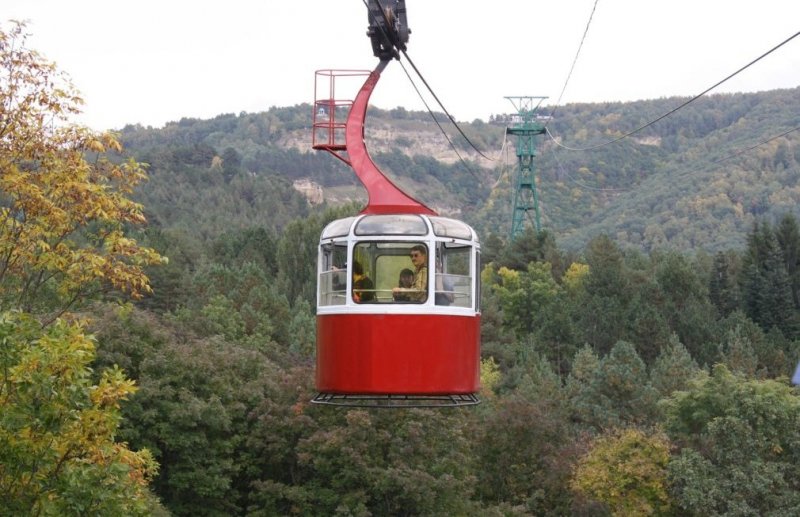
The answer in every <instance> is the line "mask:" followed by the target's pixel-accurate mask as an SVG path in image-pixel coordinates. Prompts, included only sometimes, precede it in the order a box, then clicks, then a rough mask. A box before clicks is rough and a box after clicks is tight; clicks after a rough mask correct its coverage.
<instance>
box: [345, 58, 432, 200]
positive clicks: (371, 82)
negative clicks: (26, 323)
mask: <svg viewBox="0 0 800 517" xmlns="http://www.w3.org/2000/svg"><path fill="white" fill-rule="evenodd" d="M387 63H388V61H382V62H381V63H380V64H379V65H378V67H377V68H375V70H374V71H373V72H372V73H370V74H369V76H368V77H367V80H366V81H365V82H364V85H363V86H362V87H361V90H360V91H359V92H358V95H357V96H356V98H355V100H354V101H353V106H352V107H351V108H350V114H349V115H348V116H347V128H346V130H345V142H346V144H347V155H348V156H349V158H350V165H351V166H352V167H353V171H355V173H356V176H358V179H359V180H361V183H363V184H364V188H366V189H367V195H368V196H369V201H368V203H367V206H366V207H365V208H364V210H362V211H361V213H364V214H394V213H405V214H409V213H411V214H429V215H436V212H434V211H433V210H431V209H430V208H428V207H427V206H425V205H424V204H422V203H420V202H419V201H417V200H416V199H414V198H412V197H411V196H408V195H407V194H406V193H404V192H403V191H402V190H400V189H399V188H398V187H397V186H396V185H395V184H394V183H392V182H391V181H390V180H389V178H387V177H386V176H385V175H384V174H383V173H382V172H381V171H380V170H379V169H378V167H377V166H376V165H375V163H374V162H373V161H372V158H370V156H369V153H368V152H367V147H366V145H365V143H364V120H365V119H366V116H367V105H368V104H369V98H370V96H371V95H372V91H373V90H374V89H375V85H376V84H377V83H378V80H379V79H380V78H381V71H382V70H383V69H384V68H385V67H386V64H387Z"/></svg>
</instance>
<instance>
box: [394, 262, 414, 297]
mask: <svg viewBox="0 0 800 517" xmlns="http://www.w3.org/2000/svg"><path fill="white" fill-rule="evenodd" d="M413 284H414V272H413V271H411V270H410V269H408V268H406V269H404V270H402V271H400V278H399V279H398V281H397V287H402V288H404V289H410V288H411V286H412V285H413ZM392 296H393V297H394V301H396V302H408V301H410V300H411V298H409V297H408V294H407V293H393V294H392Z"/></svg>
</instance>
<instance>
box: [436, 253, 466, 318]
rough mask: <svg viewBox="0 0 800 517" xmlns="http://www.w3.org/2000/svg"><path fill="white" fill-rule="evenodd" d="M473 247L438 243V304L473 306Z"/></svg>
mask: <svg viewBox="0 0 800 517" xmlns="http://www.w3.org/2000/svg"><path fill="white" fill-rule="evenodd" d="M471 255H472V247H471V246H466V245H460V244H453V243H444V242H441V243H438V244H437V247H436V277H435V286H436V291H435V294H434V298H435V300H436V305H450V306H454V307H472V276H473V273H472V269H471V262H470V259H471Z"/></svg>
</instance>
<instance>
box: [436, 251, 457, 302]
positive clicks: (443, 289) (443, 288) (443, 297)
mask: <svg viewBox="0 0 800 517" xmlns="http://www.w3.org/2000/svg"><path fill="white" fill-rule="evenodd" d="M454 299H455V296H454V295H453V281H452V280H451V279H450V277H448V276H445V275H442V262H441V260H438V259H437V260H436V294H435V295H434V300H435V301H436V305H450V304H451V303H453V300H454Z"/></svg>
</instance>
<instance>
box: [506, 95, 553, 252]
mask: <svg viewBox="0 0 800 517" xmlns="http://www.w3.org/2000/svg"><path fill="white" fill-rule="evenodd" d="M546 98H547V97H506V99H508V100H509V101H511V104H513V105H514V108H516V110H517V114H516V115H515V116H512V120H511V123H510V124H509V125H508V127H507V128H506V134H508V135H514V136H516V137H517V142H516V150H517V173H516V182H515V185H514V212H513V214H512V219H511V240H514V239H515V238H516V237H518V236H519V235H520V234H521V233H523V231H524V230H525V221H526V220H528V219H530V218H531V215H533V224H534V228H535V229H536V232H537V233H538V232H540V231H541V229H542V225H541V216H540V213H539V193H538V191H537V189H536V167H535V161H534V158H535V157H536V137H537V136H538V135H543V134H544V133H545V127H544V124H542V123H541V122H540V120H539V118H538V117H537V112H538V110H539V106H540V105H541V103H542V101H543V100H544V99H546Z"/></svg>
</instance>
